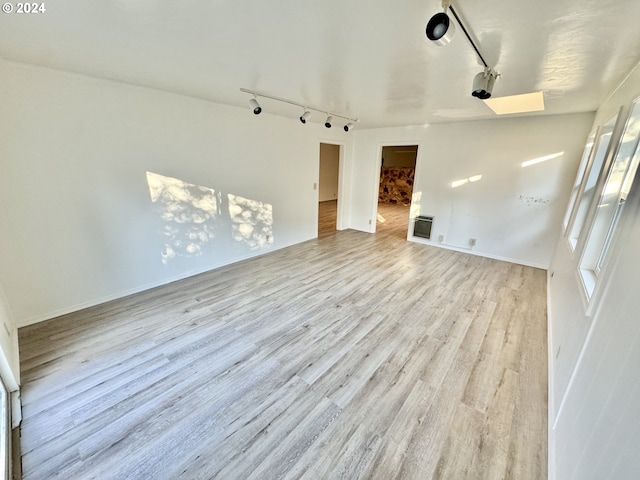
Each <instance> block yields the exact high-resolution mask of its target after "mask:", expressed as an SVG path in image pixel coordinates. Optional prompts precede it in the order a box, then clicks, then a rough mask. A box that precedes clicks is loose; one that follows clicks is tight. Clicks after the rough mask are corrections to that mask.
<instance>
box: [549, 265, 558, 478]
mask: <svg viewBox="0 0 640 480" xmlns="http://www.w3.org/2000/svg"><path fill="white" fill-rule="evenodd" d="M554 273H555V272H549V271H547V478H548V480H555V479H556V435H555V433H556V432H555V428H554V422H555V411H554V408H555V400H554V399H555V390H554V384H555V383H554V371H555V356H554V354H553V352H554V350H555V348H554V345H553V331H552V328H551V327H552V326H553V325H555V324H554V322H552V321H551V304H552V302H551V278H552V275H553V274H554Z"/></svg>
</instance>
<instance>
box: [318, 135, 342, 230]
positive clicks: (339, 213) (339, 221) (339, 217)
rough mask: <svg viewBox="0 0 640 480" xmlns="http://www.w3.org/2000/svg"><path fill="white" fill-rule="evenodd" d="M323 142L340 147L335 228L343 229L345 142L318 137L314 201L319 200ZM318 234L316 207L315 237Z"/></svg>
mask: <svg viewBox="0 0 640 480" xmlns="http://www.w3.org/2000/svg"><path fill="white" fill-rule="evenodd" d="M321 143H325V144H327V145H338V146H339V147H340V149H339V153H338V198H337V202H338V204H337V209H338V211H337V218H336V230H344V229H345V228H347V227H346V226H345V214H344V204H345V202H344V198H345V172H344V158H345V149H346V148H347V144H346V143H345V142H340V141H338V140H330V139H325V138H320V139H318V168H317V169H316V175H317V176H316V185H317V186H318V188H317V189H316V203H319V202H320V144H321ZM317 236H318V209H317V208H316V237H317Z"/></svg>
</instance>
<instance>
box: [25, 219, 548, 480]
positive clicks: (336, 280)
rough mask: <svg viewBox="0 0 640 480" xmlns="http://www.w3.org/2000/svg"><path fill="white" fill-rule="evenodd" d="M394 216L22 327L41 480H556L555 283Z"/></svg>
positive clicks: (29, 448) (28, 464) (28, 459)
mask: <svg viewBox="0 0 640 480" xmlns="http://www.w3.org/2000/svg"><path fill="white" fill-rule="evenodd" d="M394 211H395V212H396V213H397V221H398V222H399V223H400V224H401V225H400V227H398V225H396V226H395V227H396V228H394V225H393V224H394V222H393V221H391V220H388V221H387V222H385V223H384V224H379V225H378V232H379V233H377V234H375V235H371V234H367V233H362V232H356V231H351V230H346V231H340V232H335V231H334V232H332V233H331V234H330V235H325V236H322V237H321V238H319V239H316V240H311V241H308V242H305V243H302V244H300V245H296V246H293V247H290V248H287V249H283V250H279V251H276V252H272V253H270V254H267V255H264V256H262V257H259V258H255V259H252V260H249V261H245V262H241V263H238V264H235V265H231V266H228V267H224V268H220V269H217V270H214V271H212V272H209V273H206V274H203V275H199V276H197V277H192V278H189V279H186V280H183V281H180V282H176V283H174V284H171V285H167V286H164V287H160V288H157V289H154V290H151V291H148V292H144V293H141V294H137V295H134V296H131V297H128V298H124V299H121V300H118V301H114V302H110V303H108V304H105V305H102V306H99V307H95V308H91V309H88V310H85V311H82V312H78V313H74V314H71V315H66V316H64V317H60V318H58V319H54V320H51V321H48V322H44V323H41V324H37V325H33V326H30V327H26V328H22V329H20V331H19V336H20V351H21V367H22V378H23V389H22V399H23V402H24V406H23V414H24V421H23V424H22V453H23V457H22V461H23V474H24V478H25V479H54V478H60V479H93V478H95V479H125V478H128V479H145V480H146V479H209V478H217V479H224V480H233V479H269V480H271V479H276V478H286V479H295V478H307V479H384V480H387V479H416V480H418V479H419V480H425V479H431V478H438V479H454V480H457V479H465V478H468V479H491V480H493V479H502V478H509V479H542V478H546V463H547V460H546V435H547V431H546V425H547V405H546V395H547V386H546V385H547V376H546V371H547V370H546V368H547V367H546V311H545V308H546V307H545V305H546V301H545V295H546V292H545V272H544V271H542V270H538V269H534V268H529V267H523V266H519V265H513V264H509V263H505V262H500V261H496V260H491V259H486V258H482V257H476V256H471V255H466V254H463V253H458V252H452V251H447V250H442V249H438V248H433V247H429V246H424V245H419V244H414V243H411V242H407V241H406V240H405V239H406V223H404V231H403V227H402V222H406V219H407V218H408V210H407V215H406V217H405V216H404V215H403V214H402V211H400V210H398V209H396V210H394ZM379 213H380V214H381V215H382V216H383V217H384V216H385V212H384V211H380V212H379ZM386 215H387V217H386V218H388V219H391V218H392V217H394V215H392V214H391V213H386ZM399 232H401V233H399Z"/></svg>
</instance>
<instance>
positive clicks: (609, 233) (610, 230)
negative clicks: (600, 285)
mask: <svg viewBox="0 0 640 480" xmlns="http://www.w3.org/2000/svg"><path fill="white" fill-rule="evenodd" d="M639 100H640V99H638V100H636V101H635V102H634V104H633V107H632V109H631V113H630V114H629V119H628V120H627V124H626V126H625V128H624V132H623V134H622V136H621V137H620V143H619V145H618V149H617V153H616V156H615V160H614V161H613V163H612V164H611V167H610V168H609V172H608V174H607V179H606V181H605V183H604V187H603V190H602V194H601V195H600V199H599V202H598V207H597V209H596V212H595V215H594V217H593V222H592V224H591V231H590V232H589V238H588V239H587V242H586V244H585V248H584V252H583V254H582V259H581V261H580V274H581V277H582V280H583V284H584V287H585V291H586V293H587V297H591V295H592V294H593V290H594V288H595V282H596V280H597V277H598V275H599V274H600V270H601V269H602V266H603V264H604V261H605V258H606V257H607V251H608V249H609V246H610V244H611V241H612V238H613V234H614V232H615V229H616V225H617V223H618V219H619V218H620V214H621V212H622V209H623V207H624V203H625V201H626V199H627V195H628V194H629V190H630V189H631V184H632V183H633V178H634V177H635V173H636V170H637V168H638V162H639V160H640V154H639V152H638V150H639V148H638V141H639V139H640V101H639Z"/></svg>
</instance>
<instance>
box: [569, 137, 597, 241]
mask: <svg viewBox="0 0 640 480" xmlns="http://www.w3.org/2000/svg"><path fill="white" fill-rule="evenodd" d="M595 139H596V131H595V130H593V131H592V132H591V133H590V134H589V138H587V144H586V145H585V147H584V152H583V154H582V160H580V166H579V167H578V174H577V175H576V180H575V182H573V188H572V189H571V196H570V197H569V206H568V207H567V213H565V215H564V221H563V222H562V227H563V229H564V231H566V230H567V228H568V227H569V222H570V221H571V215H572V214H573V210H574V208H575V203H576V199H577V198H578V192H579V191H580V186H581V185H582V180H583V179H584V174H585V172H586V171H587V165H588V164H589V160H590V158H591V152H592V151H593V144H594V142H595Z"/></svg>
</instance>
